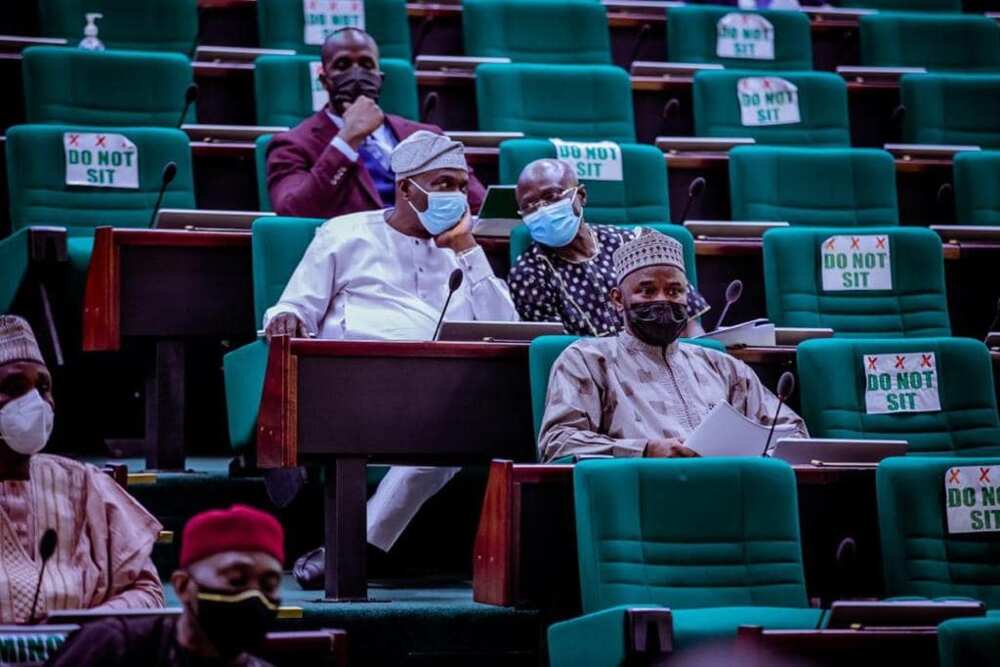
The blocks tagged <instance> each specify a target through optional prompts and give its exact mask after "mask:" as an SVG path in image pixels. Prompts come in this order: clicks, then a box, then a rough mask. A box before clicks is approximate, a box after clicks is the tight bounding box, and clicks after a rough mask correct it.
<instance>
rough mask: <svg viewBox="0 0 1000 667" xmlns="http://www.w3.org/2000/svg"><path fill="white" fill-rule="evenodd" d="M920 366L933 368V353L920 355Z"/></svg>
mask: <svg viewBox="0 0 1000 667" xmlns="http://www.w3.org/2000/svg"><path fill="white" fill-rule="evenodd" d="M920 367H921V368H931V367H932V364H931V355H929V354H921V355H920Z"/></svg>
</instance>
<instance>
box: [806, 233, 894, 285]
mask: <svg viewBox="0 0 1000 667" xmlns="http://www.w3.org/2000/svg"><path fill="white" fill-rule="evenodd" d="M820 255H821V261H822V276H823V290H824V291H827V292H855V291H863V290H887V289H892V256H891V253H890V250H889V239H888V237H886V236H878V235H873V234H869V235H859V236H831V237H830V238H828V239H826V240H825V241H823V245H822V246H821V250H820Z"/></svg>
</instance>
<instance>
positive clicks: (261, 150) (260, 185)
mask: <svg viewBox="0 0 1000 667" xmlns="http://www.w3.org/2000/svg"><path fill="white" fill-rule="evenodd" d="M271 136H272V135H270V134H262V135H260V136H259V137H257V140H256V141H254V146H253V161H254V165H255V166H256V171H257V210H258V211H265V212H267V213H270V212H271V211H273V210H274V209H273V208H272V207H271V195H270V193H268V191H267V145H268V144H269V143H271Z"/></svg>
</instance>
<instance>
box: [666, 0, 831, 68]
mask: <svg viewBox="0 0 1000 667" xmlns="http://www.w3.org/2000/svg"><path fill="white" fill-rule="evenodd" d="M667 59H668V60H670V61H671V62H678V63H718V64H720V65H725V66H726V67H733V68H740V69H773V70H809V69H812V68H813V61H812V35H811V32H810V27H809V17H808V16H806V15H805V14H803V13H802V12H797V11H769V10H762V11H751V12H742V11H738V10H736V9H735V8H732V7H714V6H710V5H701V6H699V5H683V6H680V7H671V8H670V10H669V12H668V15H667Z"/></svg>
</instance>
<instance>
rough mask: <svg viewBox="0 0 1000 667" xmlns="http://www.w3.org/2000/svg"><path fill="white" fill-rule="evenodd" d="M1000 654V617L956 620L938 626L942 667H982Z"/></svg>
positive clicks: (939, 654) (939, 653) (939, 656)
mask: <svg viewBox="0 0 1000 667" xmlns="http://www.w3.org/2000/svg"><path fill="white" fill-rule="evenodd" d="M998 655H1000V618H953V619H952V620H950V621H945V622H944V623H942V624H941V625H939V626H938V660H939V662H940V665H941V667H979V665H988V664H990V663H991V662H992V661H994V660H996V656H998Z"/></svg>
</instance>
